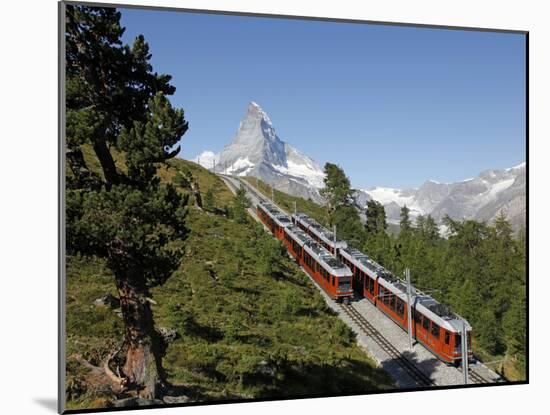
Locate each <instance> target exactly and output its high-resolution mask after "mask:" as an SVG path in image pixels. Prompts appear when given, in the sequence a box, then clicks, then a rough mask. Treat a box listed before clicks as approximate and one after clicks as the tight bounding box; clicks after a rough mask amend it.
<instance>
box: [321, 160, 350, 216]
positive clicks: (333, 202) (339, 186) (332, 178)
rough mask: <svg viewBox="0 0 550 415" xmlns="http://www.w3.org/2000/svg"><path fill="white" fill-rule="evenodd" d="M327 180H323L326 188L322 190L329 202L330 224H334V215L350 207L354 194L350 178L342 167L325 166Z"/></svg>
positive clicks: (329, 164) (327, 164)
mask: <svg viewBox="0 0 550 415" xmlns="http://www.w3.org/2000/svg"><path fill="white" fill-rule="evenodd" d="M324 170H325V178H324V179H323V181H324V184H325V187H323V188H322V189H321V190H320V193H321V196H323V197H324V198H325V200H326V202H327V210H328V216H329V222H330V224H331V225H332V224H333V213H334V211H335V210H336V209H337V208H338V207H340V206H345V205H349V204H350V201H351V199H352V195H353V192H352V190H351V185H350V181H349V179H348V177H347V176H346V174H345V173H344V170H342V168H341V167H339V166H337V165H336V164H332V163H326V164H325V169H324Z"/></svg>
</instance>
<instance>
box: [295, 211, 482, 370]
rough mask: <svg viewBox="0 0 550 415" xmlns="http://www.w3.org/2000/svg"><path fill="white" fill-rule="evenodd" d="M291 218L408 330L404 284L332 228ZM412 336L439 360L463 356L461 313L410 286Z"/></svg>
mask: <svg viewBox="0 0 550 415" xmlns="http://www.w3.org/2000/svg"><path fill="white" fill-rule="evenodd" d="M292 222H293V223H294V224H295V225H297V226H299V227H300V228H301V229H302V230H303V231H304V232H306V233H307V234H308V235H310V236H311V237H312V238H314V239H315V240H317V241H319V243H321V244H323V245H324V246H325V247H326V248H327V249H328V250H330V251H331V252H336V256H337V257H338V259H340V260H341V261H342V262H343V263H344V264H345V265H347V266H348V267H349V268H350V270H351V271H352V273H353V283H352V286H353V288H354V291H355V292H356V293H357V294H358V295H360V296H364V297H366V298H367V299H368V300H369V301H371V302H372V303H373V304H374V305H375V306H376V307H377V308H378V309H380V310H381V311H382V312H384V313H385V314H386V315H387V316H388V317H390V318H391V319H392V320H393V321H394V322H395V323H397V324H398V325H399V326H400V327H401V328H403V329H404V330H408V313H407V308H408V307H407V286H406V283H405V282H403V281H401V280H400V279H399V278H397V277H396V276H395V275H393V274H392V273H391V272H389V271H388V270H386V269H385V268H384V267H382V266H381V265H379V264H377V263H376V262H374V261H373V260H372V259H370V258H369V257H368V256H367V255H366V254H364V253H362V252H361V251H358V250H356V249H352V248H349V247H348V246H347V243H346V242H345V241H338V240H336V235H334V233H333V232H330V231H329V230H327V229H325V228H324V227H323V226H321V225H320V224H319V223H317V222H316V221H315V220H313V219H312V218H309V217H308V216H307V215H305V214H303V213H299V214H294V215H292ZM411 310H412V313H411V314H412V316H413V322H412V332H413V338H415V339H416V340H417V341H418V342H420V343H421V344H422V345H424V347H426V348H427V349H428V350H429V351H431V352H432V353H433V354H434V355H436V356H437V357H438V358H439V359H441V360H442V361H444V362H446V363H449V364H459V363H460V362H461V360H462V342H461V334H460V333H461V332H462V323H463V322H466V321H465V320H464V319H463V318H462V317H460V316H458V315H456V314H455V313H453V312H451V310H450V308H449V307H448V306H445V305H443V304H440V303H438V302H437V301H436V300H435V299H433V298H432V297H430V296H429V295H426V294H424V293H422V292H421V291H419V290H417V289H415V288H414V287H411ZM466 332H467V333H468V334H467V335H468V345H469V347H468V355H469V358H472V357H473V354H472V351H471V346H470V345H471V332H472V328H471V326H470V325H469V324H468V322H466Z"/></svg>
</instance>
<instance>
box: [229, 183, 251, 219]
mask: <svg viewBox="0 0 550 415" xmlns="http://www.w3.org/2000/svg"><path fill="white" fill-rule="evenodd" d="M249 207H250V200H249V199H248V197H247V196H246V191H245V190H244V189H243V188H242V187H240V188H238V189H237V192H236V194H235V198H234V199H233V206H232V213H233V219H235V221H236V222H238V223H246V222H247V213H246V209H248V208H249Z"/></svg>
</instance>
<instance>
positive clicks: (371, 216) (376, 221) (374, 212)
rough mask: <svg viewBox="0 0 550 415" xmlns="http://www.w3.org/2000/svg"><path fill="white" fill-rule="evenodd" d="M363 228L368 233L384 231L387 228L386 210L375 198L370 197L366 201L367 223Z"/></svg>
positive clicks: (373, 233)
mask: <svg viewBox="0 0 550 415" xmlns="http://www.w3.org/2000/svg"><path fill="white" fill-rule="evenodd" d="M365 228H366V230H367V233H368V234H369V235H375V234H377V233H381V232H385V231H386V229H387V228H388V223H387V222H386V210H385V209H384V206H383V205H382V204H381V203H380V202H377V201H376V200H373V199H371V200H369V201H368V202H367V223H366V225H365Z"/></svg>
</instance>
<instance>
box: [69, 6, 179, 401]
mask: <svg viewBox="0 0 550 415" xmlns="http://www.w3.org/2000/svg"><path fill="white" fill-rule="evenodd" d="M123 32H124V28H122V27H121V26H120V13H119V12H117V11H116V9H114V8H109V7H105V8H103V7H88V6H77V5H67V9H66V51H67V54H66V85H67V90H66V108H67V125H66V131H67V137H66V158H67V165H68V168H69V169H68V171H67V192H66V203H67V205H66V216H67V234H66V238H67V253H68V254H69V255H71V254H74V253H82V254H86V255H96V256H99V257H102V258H105V259H106V261H107V266H108V267H109V268H110V269H111V271H112V272H113V274H114V278H115V283H116V287H117V289H118V294H119V297H120V303H121V311H122V316H123V321H124V326H125V336H124V346H125V347H124V350H125V353H126V356H125V364H124V367H123V370H122V372H123V373H122V374H121V376H122V377H123V379H122V380H124V381H125V382H126V384H127V387H130V388H134V389H135V390H137V391H138V394H139V395H140V396H141V397H144V398H154V397H156V396H157V395H158V394H159V392H160V389H159V386H160V385H161V382H162V380H163V378H164V371H163V369H162V364H161V359H162V353H163V350H164V347H165V345H164V344H163V341H162V339H161V337H160V336H159V334H158V333H157V332H156V330H155V325H154V320H153V313H152V310H151V305H150V304H151V293H150V289H151V287H154V286H155V285H159V284H163V283H164V282H165V281H166V279H167V278H168V277H170V275H171V274H172V272H173V271H174V270H176V268H177V267H178V266H179V263H180V259H181V257H182V255H183V248H184V247H183V240H184V239H185V237H186V235H187V233H188V231H187V229H186V227H185V217H186V214H187V207H186V205H187V199H186V197H185V196H183V195H180V194H178V193H177V192H176V190H175V188H174V187H173V186H172V185H163V184H161V183H160V180H159V178H158V177H157V176H156V171H157V168H158V166H159V165H160V163H164V162H165V161H166V160H168V159H170V158H172V157H174V156H175V155H176V154H178V152H179V151H180V147H179V146H176V144H177V143H178V141H179V140H180V138H181V137H182V135H183V134H184V133H185V132H186V131H187V129H188V124H187V122H186V121H185V119H184V113H183V110H181V109H174V108H173V107H172V106H171V104H170V101H168V99H167V98H166V96H167V95H170V94H172V93H173V92H174V91H175V88H174V87H173V86H171V85H170V84H169V81H170V77H169V76H168V75H159V74H157V73H155V72H153V70H152V67H151V64H150V63H149V61H150V58H151V55H150V53H149V46H148V45H147V43H146V42H145V40H144V38H143V36H138V37H137V38H136V39H135V41H134V43H133V45H132V46H131V47H130V46H128V45H124V44H122V41H121V36H122V34H123ZM83 145H86V146H89V147H90V148H91V149H93V152H94V154H95V156H96V157H97V160H98V161H99V166H100V172H99V173H92V172H91V170H90V168H89V167H88V166H87V164H86V162H85V161H84V157H83V153H82V146H83ZM115 153H116V154H118V155H119V157H120V159H119V160H118V162H115ZM122 165H123V166H124V168H121V166H122ZM106 370H108V366H107V368H106Z"/></svg>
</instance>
